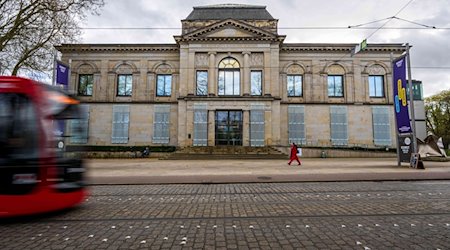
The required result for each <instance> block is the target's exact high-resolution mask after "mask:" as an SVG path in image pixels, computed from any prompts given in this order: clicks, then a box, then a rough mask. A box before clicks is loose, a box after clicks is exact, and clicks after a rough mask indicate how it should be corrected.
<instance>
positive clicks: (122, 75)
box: [116, 74, 133, 97]
mask: <svg viewBox="0 0 450 250" xmlns="http://www.w3.org/2000/svg"><path fill="white" fill-rule="evenodd" d="M121 77H125V86H123V87H125V90H124V91H125V94H120V88H121V87H122V86H121V85H120V78H121ZM128 79H130V80H131V81H130V82H129V83H128V81H127V80H128ZM128 84H129V85H130V86H129V87H130V94H127V85H128ZM132 95H133V75H132V74H118V75H117V92H116V96H123V97H126V96H132Z"/></svg>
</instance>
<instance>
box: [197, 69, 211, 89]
mask: <svg viewBox="0 0 450 250" xmlns="http://www.w3.org/2000/svg"><path fill="white" fill-rule="evenodd" d="M196 93H197V95H208V71H203V70H199V71H197V92H196Z"/></svg>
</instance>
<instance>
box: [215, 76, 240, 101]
mask: <svg viewBox="0 0 450 250" xmlns="http://www.w3.org/2000/svg"><path fill="white" fill-rule="evenodd" d="M239 76H240V75H239V71H234V70H220V71H219V82H218V94H219V95H240V77H239Z"/></svg>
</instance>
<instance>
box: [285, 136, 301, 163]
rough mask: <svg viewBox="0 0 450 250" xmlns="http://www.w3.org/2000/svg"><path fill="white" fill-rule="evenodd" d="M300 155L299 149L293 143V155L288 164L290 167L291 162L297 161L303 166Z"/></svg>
mask: <svg viewBox="0 0 450 250" xmlns="http://www.w3.org/2000/svg"><path fill="white" fill-rule="evenodd" d="M297 153H298V147H297V145H296V144H295V143H294V142H293V143H292V146H291V155H290V157H289V159H290V161H289V162H288V164H289V165H291V162H292V161H293V160H296V161H297V162H298V165H302V163H301V162H300V159H299V158H298V156H297Z"/></svg>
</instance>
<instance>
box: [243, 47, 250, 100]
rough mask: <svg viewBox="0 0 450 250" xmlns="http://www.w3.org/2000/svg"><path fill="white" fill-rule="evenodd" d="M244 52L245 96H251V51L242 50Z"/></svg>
mask: <svg viewBox="0 0 450 250" xmlns="http://www.w3.org/2000/svg"><path fill="white" fill-rule="evenodd" d="M242 54H243V55H244V65H243V72H242V74H243V75H244V77H242V79H243V85H242V86H243V90H244V92H243V94H244V96H249V95H250V60H249V58H250V54H251V53H250V52H248V51H245V52H242Z"/></svg>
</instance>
